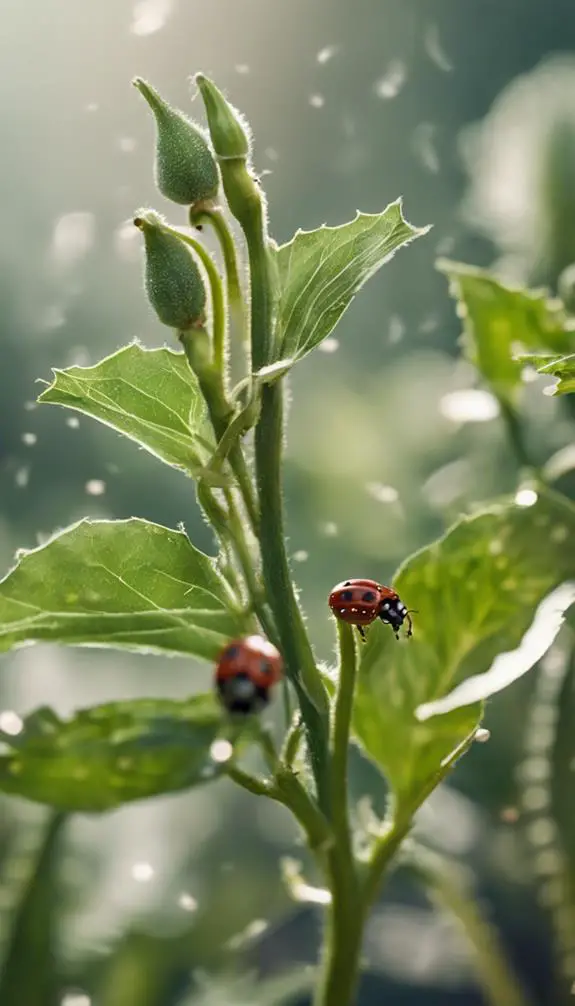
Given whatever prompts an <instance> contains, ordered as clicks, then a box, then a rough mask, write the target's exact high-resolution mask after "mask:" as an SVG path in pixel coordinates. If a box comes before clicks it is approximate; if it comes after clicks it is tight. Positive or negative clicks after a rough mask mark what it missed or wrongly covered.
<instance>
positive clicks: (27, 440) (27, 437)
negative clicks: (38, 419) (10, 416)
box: [22, 433, 38, 447]
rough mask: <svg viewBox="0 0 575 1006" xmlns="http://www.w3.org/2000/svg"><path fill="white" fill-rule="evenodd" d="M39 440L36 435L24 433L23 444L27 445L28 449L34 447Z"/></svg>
mask: <svg viewBox="0 0 575 1006" xmlns="http://www.w3.org/2000/svg"><path fill="white" fill-rule="evenodd" d="M37 440H38V437H37V436H36V434H35V433H23V434H22V443H23V444H26V447H33V446H34V444H35V443H36V442H37Z"/></svg>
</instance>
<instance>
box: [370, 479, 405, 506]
mask: <svg viewBox="0 0 575 1006" xmlns="http://www.w3.org/2000/svg"><path fill="white" fill-rule="evenodd" d="M365 488H366V490H367V492H368V493H369V495H370V496H371V497H372V498H373V499H374V500H377V502H378V503H397V501H398V499H399V493H398V491H397V489H394V488H393V486H384V485H382V484H381V482H368V483H367V485H366V487H365Z"/></svg>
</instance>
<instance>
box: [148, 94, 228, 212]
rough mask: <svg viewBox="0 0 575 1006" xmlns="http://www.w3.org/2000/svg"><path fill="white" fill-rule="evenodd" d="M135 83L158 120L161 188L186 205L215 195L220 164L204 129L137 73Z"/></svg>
mask: <svg viewBox="0 0 575 1006" xmlns="http://www.w3.org/2000/svg"><path fill="white" fill-rule="evenodd" d="M133 84H134V87H136V88H137V89H138V91H139V92H140V94H141V95H143V97H144V98H145V99H146V101H147V102H148V105H149V106H150V108H151V109H152V112H153V113H154V117H155V120H156V163H155V180H156V185H157V186H158V189H159V191H160V192H161V193H162V195H163V196H165V197H166V199H171V200H172V202H174V203H180V204H182V205H184V206H193V205H195V204H197V203H203V202H205V201H207V200H211V199H214V198H215V197H216V195H217V191H218V186H219V175H218V166H217V164H216V162H215V160H214V155H213V154H212V152H211V150H210V148H209V146H208V144H207V142H206V139H205V137H204V134H203V133H202V131H201V130H200V129H199V127H198V126H196V125H195V124H194V123H193V122H192V121H191V120H190V119H188V118H187V116H185V115H184V113H183V112H180V111H179V110H178V109H176V108H172V106H171V105H168V103H167V102H165V101H164V100H163V98H161V97H160V95H159V94H158V92H157V91H155V90H154V88H153V87H151V86H150V84H148V83H146V81H145V80H142V78H141V77H136V78H135V79H134V81H133Z"/></svg>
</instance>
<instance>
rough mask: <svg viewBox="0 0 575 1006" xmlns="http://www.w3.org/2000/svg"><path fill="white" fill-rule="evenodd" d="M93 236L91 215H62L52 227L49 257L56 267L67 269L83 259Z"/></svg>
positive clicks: (94, 229) (90, 245)
mask: <svg viewBox="0 0 575 1006" xmlns="http://www.w3.org/2000/svg"><path fill="white" fill-rule="evenodd" d="M95 236H96V222H95V217H94V214H93V213H80V212H77V213H64V214H63V215H62V216H61V217H60V218H59V219H58V220H57V221H56V224H55V225H54V232H53V234H52V244H51V247H50V255H51V257H52V259H53V260H54V261H55V262H56V263H57V265H59V266H62V267H64V268H66V267H69V266H71V265H73V264H74V263H75V262H79V260H80V259H82V258H84V256H85V255H86V254H87V253H88V251H89V250H90V248H91V247H92V245H93V243H94V239H95Z"/></svg>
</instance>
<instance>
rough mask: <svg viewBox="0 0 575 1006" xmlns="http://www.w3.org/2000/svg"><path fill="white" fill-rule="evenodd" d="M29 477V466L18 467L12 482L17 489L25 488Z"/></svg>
mask: <svg viewBox="0 0 575 1006" xmlns="http://www.w3.org/2000/svg"><path fill="white" fill-rule="evenodd" d="M29 479H30V469H29V468H19V469H18V471H17V472H16V474H15V476H14V482H15V484H16V485H17V486H18V488H19V489H25V488H26V486H27V485H28V481H29Z"/></svg>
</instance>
